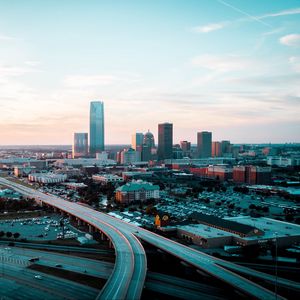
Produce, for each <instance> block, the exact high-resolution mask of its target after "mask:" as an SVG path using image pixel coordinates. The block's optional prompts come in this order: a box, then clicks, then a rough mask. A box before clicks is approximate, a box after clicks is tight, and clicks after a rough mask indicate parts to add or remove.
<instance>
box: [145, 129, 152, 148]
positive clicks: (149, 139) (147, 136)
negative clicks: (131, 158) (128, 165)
mask: <svg viewBox="0 0 300 300" xmlns="http://www.w3.org/2000/svg"><path fill="white" fill-rule="evenodd" d="M143 144H145V145H147V146H148V147H149V148H150V149H152V148H155V142H154V136H153V134H152V133H151V132H150V131H149V130H148V132H146V133H145V135H144V141H143Z"/></svg>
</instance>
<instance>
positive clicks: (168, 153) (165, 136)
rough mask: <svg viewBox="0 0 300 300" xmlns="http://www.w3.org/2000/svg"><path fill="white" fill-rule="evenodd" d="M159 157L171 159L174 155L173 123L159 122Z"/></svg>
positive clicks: (160, 158)
mask: <svg viewBox="0 0 300 300" xmlns="http://www.w3.org/2000/svg"><path fill="white" fill-rule="evenodd" d="M157 154H158V159H159V160H164V159H171V158H172V157H173V124H171V123H162V124H158V150H157Z"/></svg>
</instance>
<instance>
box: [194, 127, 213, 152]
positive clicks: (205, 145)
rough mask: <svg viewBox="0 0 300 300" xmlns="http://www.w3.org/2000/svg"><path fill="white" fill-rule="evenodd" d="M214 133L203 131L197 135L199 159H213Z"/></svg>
mask: <svg viewBox="0 0 300 300" xmlns="http://www.w3.org/2000/svg"><path fill="white" fill-rule="evenodd" d="M211 150H212V133H211V132H208V131H202V132H198V133H197V153H198V157H199V158H207V157H211Z"/></svg>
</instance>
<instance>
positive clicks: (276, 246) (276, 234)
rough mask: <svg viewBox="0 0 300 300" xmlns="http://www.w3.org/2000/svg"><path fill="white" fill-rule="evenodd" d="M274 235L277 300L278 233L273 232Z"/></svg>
mask: <svg viewBox="0 0 300 300" xmlns="http://www.w3.org/2000/svg"><path fill="white" fill-rule="evenodd" d="M274 235H275V239H274V241H275V299H277V282H278V263H277V261H278V260H277V250H278V243H277V236H278V232H274Z"/></svg>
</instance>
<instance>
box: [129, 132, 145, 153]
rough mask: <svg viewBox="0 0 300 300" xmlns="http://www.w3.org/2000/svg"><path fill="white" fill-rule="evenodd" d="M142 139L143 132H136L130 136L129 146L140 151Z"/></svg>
mask: <svg viewBox="0 0 300 300" xmlns="http://www.w3.org/2000/svg"><path fill="white" fill-rule="evenodd" d="M143 141H144V134H143V133H140V132H137V133H134V134H133V135H132V137H131V148H132V149H134V150H135V151H142V145H143Z"/></svg>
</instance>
